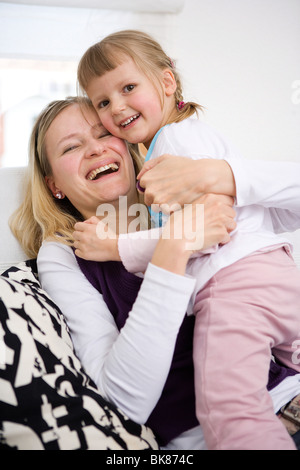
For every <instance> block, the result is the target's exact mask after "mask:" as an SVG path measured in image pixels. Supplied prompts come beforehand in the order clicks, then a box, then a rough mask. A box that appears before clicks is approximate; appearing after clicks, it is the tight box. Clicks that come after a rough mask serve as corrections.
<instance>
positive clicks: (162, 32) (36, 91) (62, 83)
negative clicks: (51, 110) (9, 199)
mask: <svg viewBox="0 0 300 470" xmlns="http://www.w3.org/2000/svg"><path fill="white" fill-rule="evenodd" d="M8 1H9V0H8ZM25 2H26V0H15V1H14V2H12V3H7V2H4V3H3V2H1V0H0V167H1V166H24V165H26V164H27V161H28V142H29V136H30V133H31V129H32V125H33V122H34V120H35V118H36V117H37V115H38V114H39V113H40V111H41V110H42V109H43V107H44V106H46V105H47V104H48V103H49V102H50V101H52V100H56V99H63V98H65V97H66V96H70V95H74V94H76V69H77V64H78V61H79V59H80V57H81V56H82V54H83V53H84V51H85V50H86V49H87V48H88V47H89V46H90V45H92V44H94V43H95V42H96V41H98V40H99V39H101V38H102V37H104V36H106V35H107V34H109V33H111V32H113V31H116V30H119V29H126V28H133V29H135V28H136V29H143V30H145V31H147V30H148V31H149V33H150V34H155V35H156V37H157V39H158V40H159V41H161V40H164V39H165V38H167V37H169V36H170V34H169V33H170V25H171V24H172V22H170V14H171V15H172V13H176V12H177V11H178V9H180V8H181V7H182V4H183V0H164V1H163V2H152V1H151V0H146V1H145V2H144V1H143V2H141V1H140V0H128V1H127V2H123V1H121V0H110V2H109V5H110V8H111V10H105V9H103V7H104V6H105V5H106V4H107V2H106V1H104V0H101V1H100V0H88V1H87V2H84V1H83V0H82V1H81V0H64V1H62V2H59V1H58V0H57V1H55V2H54V1H53V3H52V5H53V4H55V3H56V4H57V5H64V6H51V7H49V6H41V5H47V4H49V3H50V1H48V0H28V3H29V4H28V5H26V4H24V3H25ZM17 3H21V4H17ZM22 3H23V4H22ZM31 3H32V4H31ZM36 3H37V4H38V3H40V5H36ZM80 5H84V8H74V6H77V7H78V6H80ZM96 6H98V8H95V7H96ZM116 8H122V11H121V10H118V9H116ZM140 10H143V11H142V12H141V11H140ZM157 12H159V14H157Z"/></svg>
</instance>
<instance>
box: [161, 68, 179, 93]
mask: <svg viewBox="0 0 300 470" xmlns="http://www.w3.org/2000/svg"><path fill="white" fill-rule="evenodd" d="M162 82H163V86H164V89H165V94H166V96H171V95H174V93H175V91H176V89H177V83H176V80H175V77H174V74H173V72H172V70H170V69H165V70H163V72H162Z"/></svg>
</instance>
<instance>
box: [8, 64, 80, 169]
mask: <svg viewBox="0 0 300 470" xmlns="http://www.w3.org/2000/svg"><path fill="white" fill-rule="evenodd" d="M76 67H77V63H76V62H66V61H64V62H54V61H43V60H25V59H24V60H18V59H0V107H1V120H0V166H25V165H26V164H27V161H28V143H29V138H30V134H31V130H32V127H33V124H34V122H35V119H36V117H37V116H38V115H39V113H40V112H41V110H42V109H43V107H44V106H46V105H47V104H48V103H49V102H50V101H53V100H56V99H63V98H65V97H66V96H70V95H74V94H76Z"/></svg>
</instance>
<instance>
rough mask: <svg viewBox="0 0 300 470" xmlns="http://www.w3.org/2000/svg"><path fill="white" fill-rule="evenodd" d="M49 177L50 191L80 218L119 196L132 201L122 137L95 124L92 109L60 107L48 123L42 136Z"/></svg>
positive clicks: (130, 170) (132, 185) (127, 156)
mask: <svg viewBox="0 0 300 470" xmlns="http://www.w3.org/2000/svg"><path fill="white" fill-rule="evenodd" d="M45 148H46V154H47V156H48V160H49V164H50V166H51V169H52V175H50V176H48V177H46V181H47V184H48V187H49V188H50V189H51V191H52V193H53V194H55V193H56V192H57V191H61V192H62V193H63V194H64V195H65V196H67V198H68V199H69V200H70V202H71V203H72V204H73V206H74V207H76V209H77V210H78V211H79V212H80V213H81V214H82V215H83V217H84V218H85V219H87V218H89V217H91V216H93V215H95V214H96V210H97V207H98V206H99V204H101V203H111V204H114V205H115V206H116V207H117V204H118V200H119V196H127V197H128V201H127V202H128V204H133V203H135V202H137V194H136V190H135V182H136V178H135V171H134V166H133V161H132V158H131V156H130V154H129V152H128V149H127V146H126V144H125V143H124V141H123V140H120V139H118V138H117V137H113V136H112V135H111V134H110V133H109V132H107V131H106V130H105V129H104V127H103V126H102V125H101V124H100V123H99V118H98V116H97V114H96V113H95V111H94V110H92V109H89V110H86V111H85V112H84V115H83V114H82V111H81V109H80V107H79V105H77V104H75V105H71V106H69V107H68V108H65V109H64V110H63V111H62V112H61V113H60V114H59V115H58V116H56V118H55V119H54V120H53V122H52V124H51V125H50V127H49V129H48V131H47V133H46V139H45Z"/></svg>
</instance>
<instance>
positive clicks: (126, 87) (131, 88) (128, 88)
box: [124, 85, 135, 93]
mask: <svg viewBox="0 0 300 470" xmlns="http://www.w3.org/2000/svg"><path fill="white" fill-rule="evenodd" d="M134 88H135V85H126V86H125V87H124V91H125V93H128V92H130V91H132V90H133V89H134Z"/></svg>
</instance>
